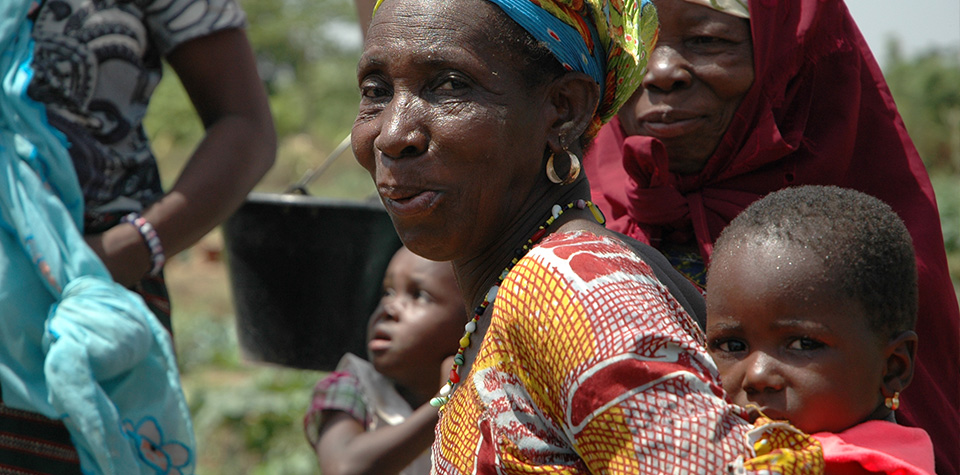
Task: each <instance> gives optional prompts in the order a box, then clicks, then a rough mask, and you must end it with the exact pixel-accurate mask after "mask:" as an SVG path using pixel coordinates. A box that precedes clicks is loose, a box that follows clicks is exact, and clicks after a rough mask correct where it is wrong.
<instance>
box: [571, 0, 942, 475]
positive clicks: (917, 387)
mask: <svg viewBox="0 0 960 475" xmlns="http://www.w3.org/2000/svg"><path fill="white" fill-rule="evenodd" d="M750 17H751V18H750V23H751V30H752V35H753V48H754V68H755V74H756V78H755V80H754V84H753V86H752V87H751V89H750V90H749V91H748V92H747V94H746V95H745V96H744V99H743V102H742V103H741V104H740V107H739V109H738V110H737V113H736V115H735V117H734V118H733V120H732V122H731V124H730V126H729V128H728V129H727V132H726V135H725V136H724V137H723V139H722V140H721V142H720V144H719V145H718V147H717V150H716V152H714V154H713V156H712V157H711V158H710V159H709V160H708V161H707V164H706V166H705V168H704V169H703V171H702V172H701V173H699V174H697V175H686V176H681V175H676V174H672V173H670V172H669V171H667V158H666V152H665V150H664V148H663V146H662V145H661V144H660V143H659V142H657V141H655V140H654V139H651V138H648V137H640V136H633V137H625V136H624V132H623V129H622V128H621V126H620V122H619V121H618V120H617V119H614V120H613V121H611V122H610V123H609V124H607V125H606V126H605V127H604V128H602V129H601V131H600V134H599V135H598V136H597V138H596V139H595V141H594V143H593V145H592V147H591V148H590V149H589V150H588V152H587V156H586V158H585V159H584V169H585V171H586V173H587V176H588V178H589V180H590V185H591V187H592V189H593V200H594V201H595V202H596V203H597V204H598V205H599V206H600V207H601V208H602V209H603V211H604V212H605V213H606V214H607V217H608V227H610V228H611V229H614V230H616V231H620V232H623V233H625V234H628V235H630V236H632V237H634V238H637V239H639V240H641V241H645V242H648V243H651V244H653V245H654V246H657V245H658V244H659V243H660V242H661V241H671V240H674V241H680V242H683V241H685V240H690V239H695V242H696V243H697V245H698V246H699V249H700V252H701V255H702V256H703V257H704V260H705V261H709V258H710V254H711V252H712V250H713V244H712V243H713V242H714V241H715V240H716V238H717V237H718V235H719V234H720V231H721V230H722V229H723V227H724V226H725V225H726V224H727V223H729V222H730V220H732V219H733V218H734V216H736V215H737V214H738V213H739V212H740V211H741V210H743V209H744V208H745V207H747V206H748V205H749V204H750V203H752V202H753V201H755V200H756V199H758V198H760V197H762V196H763V195H765V194H767V193H769V192H771V191H774V190H777V189H780V188H784V187H787V186H795V185H803V184H821V185H827V184H829V185H837V186H842V187H847V188H853V189H856V190H859V191H862V192H864V193H868V194H870V195H873V196H876V197H878V198H880V199H882V200H883V201H885V202H887V203H888V204H890V206H892V207H893V209H894V210H895V211H896V212H897V213H898V214H899V215H900V217H901V218H902V219H903V220H904V222H905V223H906V225H907V228H908V229H909V230H910V234H911V236H912V237H913V242H914V247H915V248H916V251H917V268H918V272H919V288H920V309H919V319H918V323H917V333H918V334H919V337H920V342H919V345H918V355H917V367H916V372H915V374H914V379H913V382H912V384H911V385H910V388H909V389H907V391H906V392H905V393H904V395H903V397H902V398H901V400H902V401H903V404H902V406H901V409H900V411H899V412H898V414H897V417H898V419H899V420H900V421H901V422H903V423H906V424H908V425H916V426H919V427H922V428H923V429H925V430H926V431H927V432H928V433H929V434H930V436H931V438H932V439H933V442H934V445H935V447H936V454H937V469H938V473H941V474H946V473H950V474H956V473H958V470H960V311H958V307H957V297H956V293H955V291H954V289H953V286H952V284H951V282H950V277H949V274H948V271H947V264H946V255H945V252H944V244H943V235H942V232H941V228H940V218H939V214H938V212H937V205H936V201H935V200H934V196H933V188H932V186H931V185H930V179H929V177H928V176H927V172H926V170H925V168H924V165H923V163H922V162H921V160H920V156H919V155H918V153H917V151H916V148H915V147H914V145H913V142H912V141H911V140H910V137H909V136H908V135H907V132H906V129H905V127H904V125H903V122H902V120H901V119H900V115H899V114H898V112H897V109H896V106H895V105H894V101H893V98H892V97H891V95H890V91H889V89H888V88H887V85H886V82H885V81H884V79H883V75H882V74H881V71H880V67H879V66H878V65H877V62H876V60H875V59H874V57H873V55H872V53H871V52H870V50H869V48H868V47H867V44H866V42H865V41H864V39H863V36H862V35H861V34H860V31H859V29H858V28H857V26H856V24H855V23H854V21H853V18H852V17H851V16H850V14H849V12H848V11H847V8H846V6H845V5H844V4H843V2H842V1H840V0H779V1H778V0H751V1H750Z"/></svg>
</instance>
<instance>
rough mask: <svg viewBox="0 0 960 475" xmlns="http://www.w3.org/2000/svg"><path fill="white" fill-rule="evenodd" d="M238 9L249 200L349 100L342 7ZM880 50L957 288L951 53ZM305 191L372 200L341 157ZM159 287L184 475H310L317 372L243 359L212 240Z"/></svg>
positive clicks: (343, 122) (309, 0) (169, 166)
mask: <svg viewBox="0 0 960 475" xmlns="http://www.w3.org/2000/svg"><path fill="white" fill-rule="evenodd" d="M241 3H242V5H243V7H244V9H245V10H246V11H247V14H248V17H249V23H250V26H249V29H248V34H249V36H250V38H251V41H252V43H253V45H254V49H255V51H256V54H257V59H258V64H259V67H260V72H261V75H262V76H263V79H264V81H265V84H266V87H267V88H268V91H269V93H270V100H271V104H272V108H273V113H274V116H275V120H276V125H277V132H278V135H279V139H280V141H279V143H280V148H279V154H278V157H277V163H276V165H275V166H274V167H273V169H272V170H271V171H270V172H269V174H268V175H267V176H266V178H265V179H264V180H263V181H262V182H261V184H260V185H258V187H257V191H263V192H271V193H280V192H283V191H284V190H285V189H286V188H287V186H289V185H290V184H292V183H295V182H296V181H297V180H298V179H299V178H300V177H302V176H304V174H305V173H307V172H308V171H310V170H312V169H315V168H316V167H318V166H319V165H320V164H321V163H322V162H323V160H324V158H325V157H326V156H327V154H329V152H330V151H331V150H333V149H334V148H335V147H336V146H337V144H338V143H340V141H341V140H342V139H343V138H344V137H345V136H346V135H347V134H348V133H349V130H350V127H351V125H352V123H353V118H354V116H355V114H356V104H357V100H358V97H359V96H358V92H357V87H356V78H355V74H354V71H355V65H356V59H357V57H358V55H359V51H360V45H359V29H358V27H357V26H356V14H355V11H354V7H353V3H352V1H351V0H241ZM891 41H894V40H891ZM892 51H893V52H892V53H891V54H890V55H889V57H887V58H881V62H882V64H883V66H884V72H885V74H886V76H887V80H888V82H889V84H890V87H891V90H892V92H893V95H894V98H895V100H896V101H897V104H898V106H899V108H900V113H901V115H902V116H903V120H904V122H905V123H906V125H907V128H908V129H909V130H910V133H911V135H912V137H913V139H914V140H915V142H916V144H917V147H918V148H919V150H920V153H921V155H922V156H923V157H924V161H925V163H926V165H927V168H928V170H929V171H930V174H931V178H932V179H933V183H934V187H935V189H936V193H937V199H938V203H939V206H940V213H941V221H942V224H943V231H944V240H945V242H946V248H947V252H948V256H949V259H950V263H951V264H950V265H951V272H952V275H953V277H954V281H955V282H960V50H958V49H956V48H955V49H951V50H947V51H929V52H926V53H923V54H920V55H916V56H911V57H904V56H903V55H901V54H900V53H898V50H897V49H896V48H893V49H892ZM175 77H176V76H175V75H173V74H172V73H170V72H168V73H167V75H166V76H165V79H164V80H163V81H162V82H161V84H160V87H159V89H158V91H157V93H156V96H155V98H154V100H153V101H152V103H151V106H150V111H149V114H148V118H147V128H148V133H149V135H150V136H151V138H152V140H153V145H154V150H155V152H156V154H157V156H158V157H159V160H160V167H161V174H162V175H163V177H164V180H165V182H166V184H167V185H168V186H169V184H170V183H171V182H172V181H173V180H174V179H175V178H176V175H177V173H178V171H179V170H180V167H181V166H182V165H183V163H184V161H185V160H186V158H187V157H188V156H189V154H190V151H191V150H192V149H193V147H194V145H195V144H196V143H197V141H198V140H199V138H200V136H201V134H202V127H201V124H200V122H199V121H198V120H197V119H196V117H195V115H194V113H193V111H192V109H191V107H190V105H189V102H188V100H187V98H186V94H185V93H184V92H183V90H182V88H181V86H180V84H179V82H178V81H177V80H176V79H175ZM308 190H309V192H310V194H313V195H317V196H329V197H337V198H348V199H358V200H359V199H365V198H368V197H370V196H371V195H372V194H373V193H374V189H373V186H372V185H371V183H370V180H369V177H368V176H367V174H366V172H365V171H364V170H363V169H361V168H360V167H359V166H358V165H357V164H356V162H354V161H353V159H352V157H351V156H350V154H349V153H346V154H344V156H343V157H341V158H340V159H339V160H337V161H336V162H334V163H333V165H332V166H331V167H330V168H329V169H328V170H327V171H326V172H324V173H323V174H322V175H320V176H319V177H318V178H317V179H316V180H314V181H313V183H312V184H311V185H310V186H309V189H308ZM167 276H168V280H169V283H170V287H171V294H172V296H171V297H172V300H173V325H174V334H175V343H176V346H177V353H178V355H179V359H180V366H181V371H182V374H183V381H184V387H185V391H186V392H187V397H188V400H189V403H190V406H191V408H192V411H193V414H194V424H195V426H196V433H197V439H198V443H199V457H198V463H197V473H198V474H200V475H212V474H231V475H237V474H258V475H275V474H291V475H296V474H316V473H319V469H318V468H317V464H316V459H315V457H314V454H313V453H312V451H311V450H310V448H309V446H308V445H307V443H306V441H305V439H304V437H303V427H302V416H303V413H304V411H305V409H306V406H307V403H308V400H309V397H310V391H311V389H312V387H313V384H314V383H315V382H316V381H317V380H318V379H319V378H320V377H322V375H323V374H322V373H320V372H316V371H303V370H295V369H288V368H280V367H270V366H265V365H262V364H256V363H252V362H248V361H244V359H243V358H242V356H241V355H240V351H239V349H238V346H237V340H236V331H235V328H234V310H233V304H232V301H231V298H232V297H231V293H230V287H229V280H228V277H227V274H226V271H225V256H224V253H223V244H222V239H221V237H220V235H219V231H214V232H212V233H210V235H208V236H207V237H205V238H204V239H203V240H202V241H201V242H200V243H198V244H197V245H196V246H194V247H193V248H191V249H190V250H188V251H186V252H184V253H183V254H181V255H179V256H177V258H175V259H173V260H172V261H171V262H170V263H169V264H168V266H167ZM358 318H361V319H362V318H365V316H358Z"/></svg>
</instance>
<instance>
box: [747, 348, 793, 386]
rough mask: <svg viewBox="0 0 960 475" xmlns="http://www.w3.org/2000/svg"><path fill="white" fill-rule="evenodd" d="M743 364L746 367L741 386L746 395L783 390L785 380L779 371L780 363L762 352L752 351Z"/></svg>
mask: <svg viewBox="0 0 960 475" xmlns="http://www.w3.org/2000/svg"><path fill="white" fill-rule="evenodd" d="M743 364H745V365H746V371H745V374H744V375H743V386H744V391H745V392H746V393H747V394H755V393H760V392H764V391H767V392H775V391H779V390H781V389H783V387H784V382H785V380H784V378H783V374H782V373H781V371H780V362H779V361H778V360H777V359H776V358H774V357H772V356H770V355H769V354H767V353H765V352H762V351H754V352H753V353H751V354H750V355H749V356H748V357H747V358H746V359H745V360H744V362H743Z"/></svg>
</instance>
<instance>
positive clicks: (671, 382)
mask: <svg viewBox="0 0 960 475" xmlns="http://www.w3.org/2000/svg"><path fill="white" fill-rule="evenodd" d="M491 318H492V319H491V322H490V327H489V329H488V330H487V332H486V336H485V337H484V339H483V342H482V344H481V346H480V348H479V351H478V354H477V358H476V360H475V362H474V363H473V366H472V368H471V370H470V373H469V374H468V375H467V376H466V378H464V381H463V383H462V384H460V386H459V388H458V389H457V390H456V392H455V393H454V395H453V397H452V398H451V400H450V402H449V403H448V404H447V406H446V409H445V410H444V412H443V415H442V417H441V419H440V423H439V425H438V426H437V438H436V441H435V443H434V446H433V470H434V472H435V473H438V474H473V473H479V474H526V473H540V474H544V473H546V474H557V473H563V474H574V473H609V474H620V473H623V474H627V473H629V474H636V473H686V472H692V473H720V472H722V471H723V470H724V467H725V465H726V464H727V463H728V462H733V461H734V460H736V459H737V458H738V457H740V456H744V457H745V458H750V456H751V455H752V450H751V449H750V448H749V446H748V445H747V442H746V438H745V434H746V433H747V431H748V430H749V429H751V426H750V425H749V424H748V423H747V422H746V420H745V419H744V413H743V410H742V409H741V408H739V407H737V406H734V405H732V404H728V403H727V402H725V401H724V399H723V392H722V389H721V385H720V380H719V376H718V374H717V369H716V367H715V366H714V364H713V361H712V360H711V359H710V358H709V356H708V355H707V353H706V351H705V349H704V337H703V334H702V332H701V331H700V329H699V328H698V327H697V326H696V323H695V322H694V321H693V319H692V318H691V317H690V316H689V315H688V314H687V313H686V312H685V311H684V310H683V308H682V307H681V306H680V304H678V303H677V301H676V300H674V298H673V297H672V296H671V295H670V293H669V292H668V291H667V289H666V287H665V286H663V285H662V284H661V283H660V282H659V281H658V280H657V278H656V277H655V276H654V274H653V271H652V270H651V268H650V267H649V266H648V265H647V264H646V263H645V262H643V261H642V260H641V259H640V258H639V257H637V256H636V254H635V253H634V252H633V251H631V250H630V249H628V248H626V247H625V246H624V245H623V244H621V243H620V242H619V241H616V240H613V239H611V238H607V237H598V236H596V235H594V234H591V233H586V232H576V233H565V234H554V235H551V236H548V237H547V238H546V239H544V240H543V241H542V242H541V244H540V245H538V246H537V247H535V248H534V249H532V250H531V251H530V252H529V253H528V254H527V256H526V257H524V258H523V259H522V260H520V262H519V263H517V265H516V266H515V267H514V268H513V270H512V271H511V272H510V274H509V275H508V276H507V278H506V279H505V280H504V282H503V284H502V286H501V288H500V291H499V293H498V295H497V299H496V301H495V302H494V306H493V310H492V317H491Z"/></svg>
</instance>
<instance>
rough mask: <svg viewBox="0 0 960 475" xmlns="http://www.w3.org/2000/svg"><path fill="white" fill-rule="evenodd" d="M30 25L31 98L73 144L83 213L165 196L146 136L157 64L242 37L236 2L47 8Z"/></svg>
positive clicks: (133, 206)
mask: <svg viewBox="0 0 960 475" xmlns="http://www.w3.org/2000/svg"><path fill="white" fill-rule="evenodd" d="M31 15H32V17H33V18H34V21H35V25H34V33H33V37H34V39H35V40H36V47H35V56H36V57H35V61H34V67H35V75H34V77H33V80H32V81H31V83H30V87H29V90H28V93H29V94H30V96H31V97H32V98H33V99H35V100H37V101H39V102H43V103H45V104H46V105H47V109H48V112H49V120H50V123H51V124H52V125H54V126H56V127H57V128H58V129H60V130H61V131H63V132H64V134H65V135H66V136H67V139H68V140H69V141H70V143H71V147H70V153H71V156H72V158H73V160H74V164H75V167H76V170H77V175H78V178H79V179H80V184H81V186H82V187H83V193H84V197H85V199H86V203H87V210H88V216H87V221H88V224H90V220H91V219H92V216H91V215H95V214H99V213H100V212H108V211H115V212H122V211H131V210H139V209H141V208H142V207H145V206H147V205H149V204H150V203H152V202H153V201H155V200H157V199H158V198H159V197H160V196H161V193H162V190H161V185H160V177H159V174H158V172H157V166H156V160H155V158H154V156H153V153H152V152H151V150H150V145H149V142H148V139H147V136H146V134H145V132H144V130H143V124H142V121H143V117H144V115H145V114H146V112H147V105H148V103H149V100H150V96H151V94H152V93H153V91H154V89H155V88H156V86H157V84H158V83H159V82H160V77H161V73H162V62H161V59H162V58H163V57H164V56H165V55H166V54H168V53H170V51H172V50H173V49H174V48H176V47H177V46H178V45H179V44H181V43H183V42H185V41H188V40H190V39H194V38H197V37H201V36H204V35H207V34H210V33H212V32H215V31H219V30H224V29H229V28H238V27H243V26H244V25H245V22H246V17H245V15H244V12H243V10H241V8H240V7H239V6H238V5H237V4H236V2H235V1H234V0H126V1H123V0H45V1H42V2H40V3H39V4H38V5H37V7H36V8H34V9H33V10H32V13H31Z"/></svg>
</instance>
